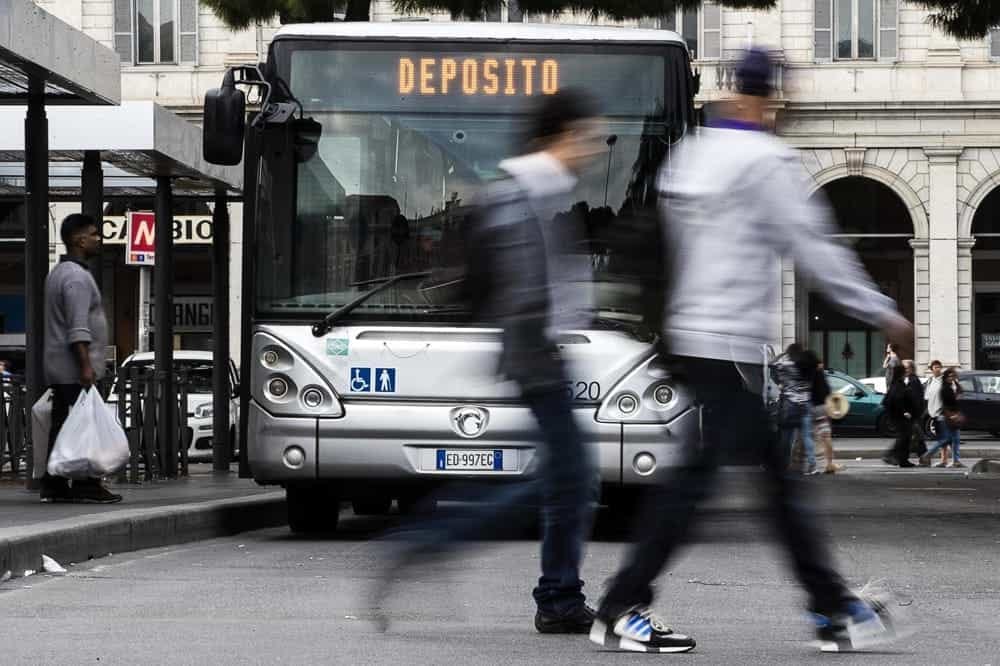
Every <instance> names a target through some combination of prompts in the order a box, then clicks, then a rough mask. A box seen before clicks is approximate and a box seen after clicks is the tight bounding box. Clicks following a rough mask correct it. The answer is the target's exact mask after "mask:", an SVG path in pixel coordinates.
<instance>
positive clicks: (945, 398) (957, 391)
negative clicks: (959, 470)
mask: <svg viewBox="0 0 1000 666" xmlns="http://www.w3.org/2000/svg"><path fill="white" fill-rule="evenodd" d="M961 393H962V387H961V386H959V385H958V371H957V370H955V368H948V369H947V370H945V371H944V376H943V377H942V379H941V388H940V390H939V392H938V399H939V400H940V403H941V407H940V409H941V412H940V415H939V416H937V417H936V418H935V419H934V421H935V425H936V426H937V434H938V441H937V444H935V445H934V446H932V447H931V448H929V449H928V450H927V453H925V454H924V455H923V456H921V458H920V460H921V462H924V461H926V462H927V463H930V459H931V457H932V456H933V455H934V454H935V453H936V452H937V451H938V449H941V454H942V459H941V464H939V465H937V466H938V467H943V466H944V461H945V457H944V454H945V447H947V446H951V463H950V464H949V465H947V466H948V467H965V465H963V464H962V458H961V455H960V454H959V447H960V446H961V444H962V441H961V440H962V437H961V433H960V432H959V429H960V428H961V426H962V422H963V421H964V420H965V417H964V416H963V415H962V412H960V411H959V409H958V396H959V395H961Z"/></svg>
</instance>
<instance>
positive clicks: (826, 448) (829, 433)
mask: <svg viewBox="0 0 1000 666" xmlns="http://www.w3.org/2000/svg"><path fill="white" fill-rule="evenodd" d="M807 353H809V354H811V355H812V358H813V359H815V361H816V373H815V375H814V377H813V385H812V404H813V439H814V440H815V442H816V445H817V448H819V449H820V450H822V451H823V455H824V456H825V457H826V466H825V467H824V468H823V473H824V474H836V473H837V472H841V471H843V469H844V466H843V465H838V464H837V463H836V462H835V461H834V457H833V424H832V422H831V417H830V414H829V413H828V412H827V409H828V408H827V404H826V402H827V398H829V397H830V383H829V382H828V381H826V367H825V366H824V365H823V364H822V363H820V362H819V358H818V357H816V355H815V353H813V352H811V351H810V352H807Z"/></svg>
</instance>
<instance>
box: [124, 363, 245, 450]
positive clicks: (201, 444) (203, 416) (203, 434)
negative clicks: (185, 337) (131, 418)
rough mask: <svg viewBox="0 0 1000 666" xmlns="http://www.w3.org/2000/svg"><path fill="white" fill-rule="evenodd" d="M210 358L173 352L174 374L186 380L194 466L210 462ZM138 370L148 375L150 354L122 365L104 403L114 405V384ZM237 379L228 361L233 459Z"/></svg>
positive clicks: (236, 425)
mask: <svg viewBox="0 0 1000 666" xmlns="http://www.w3.org/2000/svg"><path fill="white" fill-rule="evenodd" d="M214 363H215V362H214V357H213V355H212V353H211V352H207V351H193V350H180V349H179V350H176V351H174V369H175V371H177V372H181V371H182V370H185V371H187V376H188V398H187V428H188V438H187V439H188V441H189V442H190V445H189V446H188V460H189V461H194V462H204V461H210V460H211V459H212V433H213V423H212V421H213V419H212V415H213V410H214V405H213V404H212V400H213V393H212V371H213V368H214ZM136 366H139V367H142V368H144V369H145V370H147V371H149V370H151V369H152V368H153V353H152V352H138V353H135V354H132V355H131V356H129V357H128V358H126V359H125V361H124V362H123V363H122V367H121V369H120V370H119V372H118V376H117V378H116V379H115V382H114V384H113V386H112V388H111V393H110V394H109V396H108V402H110V403H117V402H118V382H119V381H121V380H122V378H127V377H128V373H129V371H130V369H131V368H133V367H136ZM238 384H239V375H238V374H237V372H236V364H235V363H233V361H232V359H230V360H229V441H230V442H231V443H232V446H233V454H234V458H235V454H236V443H237V441H238V437H237V434H238V430H237V429H238V428H239V422H240V419H239V400H238V398H237V386H238ZM125 418H126V423H125V425H126V427H127V426H128V425H129V423H128V410H127V409H126V417H125Z"/></svg>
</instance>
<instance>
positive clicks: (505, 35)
mask: <svg viewBox="0 0 1000 666" xmlns="http://www.w3.org/2000/svg"><path fill="white" fill-rule="evenodd" d="M294 38H313V39H315V38H325V39H346V40H353V39H374V40H386V41H389V40H397V39H398V40H424V39H427V40H435V41H467V40H476V41H493V42H517V41H525V42H546V41H553V42H563V41H566V42H639V43H646V44H650V43H652V44H663V43H675V44H680V45H685V44H684V40H683V39H681V37H680V35H678V34H677V33H676V32H671V31H670V30H649V29H642V28H619V27H614V26H590V25H568V24H563V23H484V22H480V21H445V22H430V21H411V22H408V21H393V22H379V23H369V22H360V21H359V22H353V21H339V22H336V23H296V24H292V25H286V26H284V27H282V28H281V29H280V30H279V31H278V33H277V35H276V36H275V39H276V40H278V39H294Z"/></svg>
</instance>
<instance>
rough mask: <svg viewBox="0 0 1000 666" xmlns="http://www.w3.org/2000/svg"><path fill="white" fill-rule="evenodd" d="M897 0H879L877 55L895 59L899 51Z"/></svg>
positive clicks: (886, 58)
mask: <svg viewBox="0 0 1000 666" xmlns="http://www.w3.org/2000/svg"><path fill="white" fill-rule="evenodd" d="M898 35H899V0H879V14H878V57H879V58H882V59H885V60H895V59H896V57H897V54H898V51H899V47H898V41H899V40H898V39H897V37H898Z"/></svg>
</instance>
